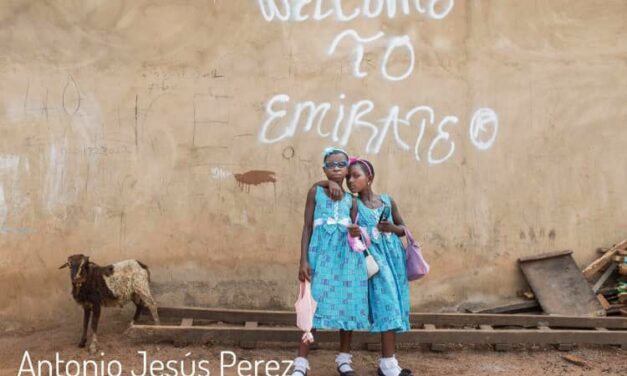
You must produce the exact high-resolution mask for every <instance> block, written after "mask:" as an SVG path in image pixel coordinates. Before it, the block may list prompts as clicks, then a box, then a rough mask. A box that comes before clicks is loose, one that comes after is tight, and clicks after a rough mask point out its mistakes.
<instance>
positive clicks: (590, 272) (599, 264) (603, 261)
mask: <svg viewBox="0 0 627 376" xmlns="http://www.w3.org/2000/svg"><path fill="white" fill-rule="evenodd" d="M626 246H627V239H625V240H623V241H622V242H620V243H618V244H616V245H615V246H613V247H612V249H610V250H609V251H607V252H605V253H604V254H603V256H601V257H599V258H598V259H596V260H594V262H593V263H592V264H590V265H588V266H587V267H586V268H585V269H584V270H583V271H582V272H581V273H582V274H583V276H584V278H585V279H586V280H588V281H592V278H593V277H594V275H595V274H596V273H597V272H598V271H600V270H601V269H603V268H604V267H605V265H607V264H608V263H610V262H611V261H612V257H614V256H615V255H616V254H617V253H618V251H619V250H621V249H625V247H626Z"/></svg>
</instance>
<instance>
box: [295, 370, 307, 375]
mask: <svg viewBox="0 0 627 376" xmlns="http://www.w3.org/2000/svg"><path fill="white" fill-rule="evenodd" d="M294 372H300V373H301V374H302V375H303V376H307V372H303V371H301V370H299V369H295V370H294ZM294 372H292V376H293V375H294Z"/></svg>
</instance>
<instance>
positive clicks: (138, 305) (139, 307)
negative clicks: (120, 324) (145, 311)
mask: <svg viewBox="0 0 627 376" xmlns="http://www.w3.org/2000/svg"><path fill="white" fill-rule="evenodd" d="M134 303H135V307H136V309H135V316H133V321H132V322H131V324H135V323H136V322H137V320H139V316H140V315H141V314H142V307H143V306H144V305H143V304H142V302H141V300H140V301H139V302H134Z"/></svg>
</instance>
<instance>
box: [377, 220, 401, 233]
mask: <svg viewBox="0 0 627 376" xmlns="http://www.w3.org/2000/svg"><path fill="white" fill-rule="evenodd" d="M377 229H378V230H379V231H380V232H391V233H394V234H397V233H398V232H399V230H400V229H401V228H400V227H399V226H397V225H395V224H393V223H390V222H388V221H381V222H379V224H378V225H377Z"/></svg>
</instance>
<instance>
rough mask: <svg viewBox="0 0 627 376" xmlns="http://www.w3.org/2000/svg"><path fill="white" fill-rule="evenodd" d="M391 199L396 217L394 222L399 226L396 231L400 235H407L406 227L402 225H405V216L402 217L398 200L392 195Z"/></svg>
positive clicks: (393, 216)
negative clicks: (397, 203)
mask: <svg viewBox="0 0 627 376" xmlns="http://www.w3.org/2000/svg"><path fill="white" fill-rule="evenodd" d="M390 201H391V202H392V218H393V219H394V223H395V224H396V227H398V229H397V230H398V231H395V232H394V233H395V234H396V235H398V236H405V229H404V228H403V227H401V226H405V221H403V217H401V212H400V211H399V210H398V206H397V205H396V201H394V199H392V197H390Z"/></svg>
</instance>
